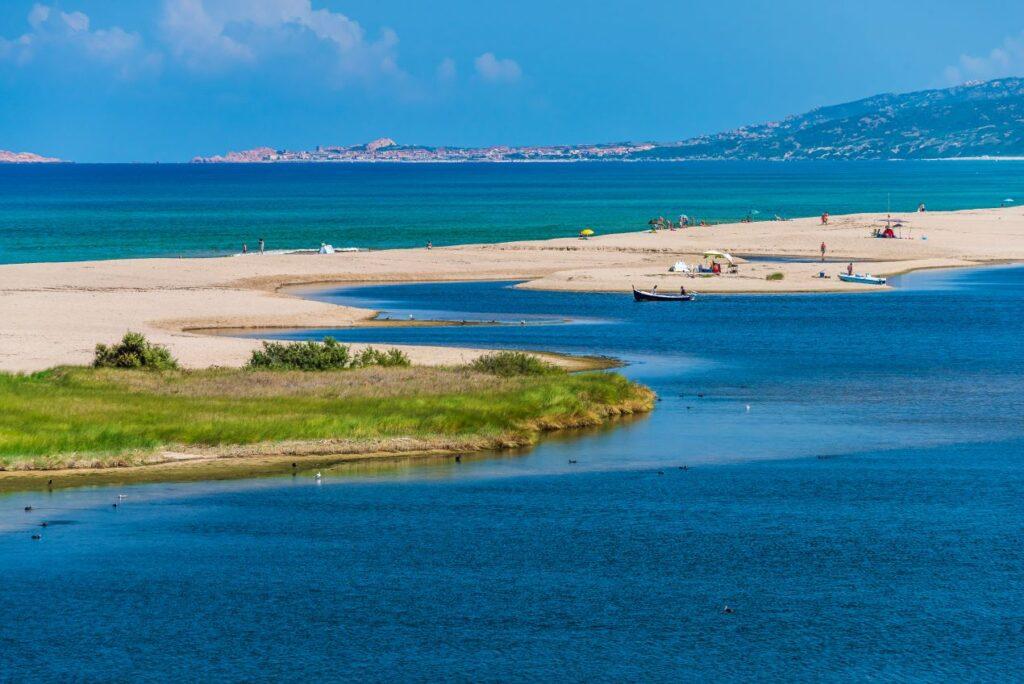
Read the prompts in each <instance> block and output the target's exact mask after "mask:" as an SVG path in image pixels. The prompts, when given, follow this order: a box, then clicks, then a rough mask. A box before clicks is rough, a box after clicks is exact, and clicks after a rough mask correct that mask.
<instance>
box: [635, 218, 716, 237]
mask: <svg viewBox="0 0 1024 684" xmlns="http://www.w3.org/2000/svg"><path fill="white" fill-rule="evenodd" d="M647 223H648V225H649V226H650V227H651V232H652V233H656V232H658V230H671V231H675V230H682V229H684V228H689V227H691V226H693V227H697V226H700V227H701V228H704V227H706V226H707V225H708V222H707V221H706V220H704V219H700V220H698V219H691V218H690V217H689V216H687V215H686V214H680V215H679V221H678V223H677V222H674V221H672V220H671V219H667V218H665V217H664V216H659V217H658V218H656V219H651V220H650V221H648V222H647Z"/></svg>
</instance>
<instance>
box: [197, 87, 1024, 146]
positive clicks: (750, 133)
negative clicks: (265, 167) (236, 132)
mask: <svg viewBox="0 0 1024 684" xmlns="http://www.w3.org/2000/svg"><path fill="white" fill-rule="evenodd" d="M986 156H988V157H1024V79H1020V78H1004V79H999V80H995V81H988V82H986V83H969V84H965V85H962V86H956V87H954V88H944V89H940V90H921V91H918V92H915V93H904V94H900V95H896V94H891V93H889V94H886V95H875V96H874V97H869V98H866V99H863V100H857V101H855V102H847V103H845V104H839V105H832V106H829V107H818V108H817V109H812V110H811V111H809V112H807V113H806V114H797V115H794V116H790V117H787V118H786V119H783V120H782V121H776V122H771V123H763V124H756V125H751V126H744V127H743V128H738V129H736V130H733V131H728V132H725V133H715V134H713V135H702V136H699V137H696V138H691V139H689V140H683V141H680V142H673V143H652V142H640V143H635V142H620V143H604V144H597V145H534V146H518V147H509V146H494V147H475V148H470V147H428V146H424V145H400V144H398V143H396V142H395V141H394V140H392V139H391V138H380V139H378V140H374V141H373V142H371V143H367V144H365V145H352V146H347V147H343V146H328V147H323V146H321V147H317V148H316V149H315V150H278V149H274V148H271V147H259V148H255V149H252V150H245V151H242V152H228V153H227V154H224V155H218V156H213V157H196V158H194V159H193V160H192V161H193V162H201V163H224V162H228V163H268V162H270V163H272V162H332V161H333V162H338V161H341V162H344V161H357V162H365V161H389V162H438V161H444V162H467V161H470V162H481V161H487V162H521V161H597V160H612V161H645V160H646V161H672V160H686V159H940V158H946V157H986Z"/></svg>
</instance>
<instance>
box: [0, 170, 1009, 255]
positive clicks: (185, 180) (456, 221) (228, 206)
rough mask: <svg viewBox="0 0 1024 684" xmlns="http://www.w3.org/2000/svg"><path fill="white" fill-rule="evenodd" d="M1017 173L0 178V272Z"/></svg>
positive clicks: (354, 242)
mask: <svg viewBox="0 0 1024 684" xmlns="http://www.w3.org/2000/svg"><path fill="white" fill-rule="evenodd" d="M1022 171H1024V162H1018V161H999V162H992V161H987V162H986V161H956V162H784V163H780V162H692V163H671V164H668V163H645V164H640V163H614V162H609V163H587V164H423V165H419V164H280V165H188V164H170V165H167V164H125V165H118V164H103V165H95V164H62V165H56V166H53V165H0V263H15V262H27V261H74V260H83V259H113V258H124V257H156V256H172V257H174V256H214V255H225V254H232V253H237V252H239V251H241V249H242V245H243V244H247V245H248V246H249V248H250V249H254V248H255V247H256V244H257V241H258V240H259V238H264V239H265V240H266V245H267V248H268V249H272V250H278V249H283V250H291V249H310V248H313V249H315V248H317V247H319V246H320V243H321V242H326V243H329V244H333V245H334V246H336V247H360V248H373V249H378V248H386V247H410V246H421V245H423V244H424V243H426V242H427V241H428V240H429V241H432V242H433V243H434V244H436V245H442V244H459V243H462V244H464V243H472V242H500V241H506V240H519V239H529V238H550V237H565V236H570V235H576V234H577V233H578V231H579V230H580V229H581V228H583V227H585V226H590V227H592V228H593V229H595V230H596V231H597V232H599V233H606V232H622V231H633V230H641V229H643V228H645V227H646V224H647V221H648V219H650V218H652V217H655V216H667V217H671V218H677V217H678V216H679V215H680V214H687V215H688V216H691V217H693V218H695V219H705V220H707V221H709V222H716V221H736V220H738V219H740V218H741V217H744V216H747V215H748V214H749V215H751V216H752V217H753V218H754V219H770V218H773V217H775V216H776V215H779V216H783V217H794V216H812V215H817V214H820V213H821V212H822V211H830V212H832V213H833V214H840V213H849V212H862V211H877V212H884V211H886V210H887V209H891V210H892V211H894V212H901V211H912V210H914V209H915V208H916V207H917V205H918V204H919V203H920V202H924V203H926V205H927V206H928V207H929V208H931V209H966V208H975V207H992V206H998V205H999V204H1000V203H1001V202H1002V201H1003V200H1005V199H1024V182H1022V180H1021V179H1022V178H1024V173H1022Z"/></svg>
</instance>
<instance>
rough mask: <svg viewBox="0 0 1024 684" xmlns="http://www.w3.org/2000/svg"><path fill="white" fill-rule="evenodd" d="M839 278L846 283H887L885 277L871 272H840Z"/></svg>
mask: <svg viewBox="0 0 1024 684" xmlns="http://www.w3.org/2000/svg"><path fill="white" fill-rule="evenodd" d="M839 279H840V280H842V281H843V282H844V283H862V284H864V285H885V278H881V277H879V276H873V275H871V274H870V273H854V274H853V275H849V274H848V273H840V274H839Z"/></svg>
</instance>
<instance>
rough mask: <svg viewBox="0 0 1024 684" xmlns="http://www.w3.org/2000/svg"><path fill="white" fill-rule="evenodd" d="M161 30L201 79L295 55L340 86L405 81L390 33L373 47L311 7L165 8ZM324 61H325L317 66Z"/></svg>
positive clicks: (341, 19)
mask: <svg viewBox="0 0 1024 684" xmlns="http://www.w3.org/2000/svg"><path fill="white" fill-rule="evenodd" d="M161 29H162V31H163V36H164V38H165V39H166V41H167V43H168V45H169V47H170V49H171V52H172V53H173V54H174V55H175V56H176V57H177V58H179V59H180V60H181V61H182V62H184V63H185V64H186V65H187V66H189V67H190V68H192V69H195V70H199V71H217V70H223V69H226V68H231V67H237V66H244V65H253V64H256V63H259V62H261V61H264V60H269V59H270V58H271V57H275V56H278V57H279V56H282V55H291V56H292V57H295V58H300V59H302V60H303V68H305V69H306V70H309V69H315V68H316V67H315V66H314V63H315V64H320V65H322V66H323V67H324V68H325V69H326V70H327V73H325V74H324V75H325V76H326V77H327V78H328V80H330V81H332V82H333V83H335V84H337V85H343V84H345V83H347V82H349V81H353V80H370V81H372V80H374V79H375V78H377V77H380V76H397V77H399V78H401V77H402V76H403V75H402V74H401V71H400V70H399V68H398V65H397V56H396V47H397V45H398V36H397V35H396V34H395V32H394V31H392V30H390V29H384V30H382V31H381V33H380V35H379V37H378V38H377V39H375V40H369V39H367V37H366V33H365V31H364V30H363V28H362V26H360V25H359V23H358V22H356V21H354V20H352V19H350V18H348V17H347V16H345V15H344V14H341V13H340V12H332V11H330V10H328V9H314V8H313V4H312V2H311V0H164V10H163V16H162V18H161ZM325 55H326V58H325V59H326V61H323V62H317V61H315V60H314V61H311V60H313V58H314V57H316V58H322V57H324V56H325ZM306 58H310V59H306Z"/></svg>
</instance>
